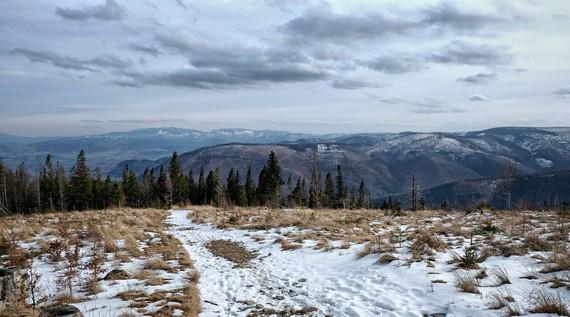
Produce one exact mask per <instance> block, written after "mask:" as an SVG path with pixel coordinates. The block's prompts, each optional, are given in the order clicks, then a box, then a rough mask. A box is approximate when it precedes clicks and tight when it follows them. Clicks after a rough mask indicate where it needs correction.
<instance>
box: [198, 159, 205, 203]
mask: <svg viewBox="0 0 570 317" xmlns="http://www.w3.org/2000/svg"><path fill="white" fill-rule="evenodd" d="M197 197H198V204H201V205H204V204H206V203H207V198H206V177H205V174H204V166H202V167H200V176H199V177H198V194H197Z"/></svg>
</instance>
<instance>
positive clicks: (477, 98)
mask: <svg viewBox="0 0 570 317" xmlns="http://www.w3.org/2000/svg"><path fill="white" fill-rule="evenodd" d="M488 100H489V98H487V97H486V96H483V95H473V96H471V97H469V101H488Z"/></svg>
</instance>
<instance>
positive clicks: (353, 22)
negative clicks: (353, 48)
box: [283, 8, 414, 40]
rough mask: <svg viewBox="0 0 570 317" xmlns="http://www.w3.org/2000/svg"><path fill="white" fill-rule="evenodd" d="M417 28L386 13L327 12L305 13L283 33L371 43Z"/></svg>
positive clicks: (324, 10) (411, 22)
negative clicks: (373, 39) (353, 13)
mask: <svg viewBox="0 0 570 317" xmlns="http://www.w3.org/2000/svg"><path fill="white" fill-rule="evenodd" d="M413 26H414V22H413V21H406V20H404V19H402V18H399V17H395V16H390V15H388V14H386V13H384V12H379V13H374V14H366V15H349V14H340V13H335V12H332V11H331V10H330V9H328V8H321V9H313V10H309V11H306V12H305V13H304V14H303V15H301V16H298V17H296V18H294V19H292V20H290V21H289V22H287V23H286V24H285V25H284V27H283V30H284V31H285V32H286V33H287V34H289V35H290V36H292V37H302V38H314V39H318V40H346V39H371V38H378V37H381V36H384V35H386V34H390V33H401V32H404V31H406V30H408V29H410V28H412V27H413Z"/></svg>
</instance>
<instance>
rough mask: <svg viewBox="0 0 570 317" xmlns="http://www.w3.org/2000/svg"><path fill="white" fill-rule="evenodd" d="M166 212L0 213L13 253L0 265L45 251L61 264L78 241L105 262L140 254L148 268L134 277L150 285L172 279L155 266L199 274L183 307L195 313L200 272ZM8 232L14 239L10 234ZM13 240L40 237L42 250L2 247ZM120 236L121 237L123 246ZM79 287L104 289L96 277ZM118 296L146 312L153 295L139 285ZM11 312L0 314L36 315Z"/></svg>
mask: <svg viewBox="0 0 570 317" xmlns="http://www.w3.org/2000/svg"><path fill="white" fill-rule="evenodd" d="M168 214H169V213H168V212H167V211H165V210H155V209H129V208H125V209H118V210H107V211H83V212H65V213H46V214H34V215H28V216H10V217H0V252H1V251H2V250H4V249H6V251H8V250H9V251H10V252H11V255H10V256H9V257H4V258H2V257H0V265H6V264H8V263H7V261H8V260H9V261H11V262H13V263H14V264H15V263H16V262H19V263H20V264H21V265H25V263H26V262H28V261H29V259H31V258H34V257H39V256H42V255H43V254H45V255H47V257H45V258H47V259H49V262H50V263H51V264H52V265H62V264H64V261H65V257H64V255H65V250H68V249H71V248H75V246H77V247H80V248H83V247H89V246H92V245H97V246H99V248H100V250H101V252H102V253H103V254H104V255H105V257H104V258H103V261H105V262H109V261H117V260H119V261H120V262H129V261H132V260H133V259H136V258H139V259H151V260H148V261H146V263H145V268H146V269H145V270H142V271H141V272H139V273H137V274H135V276H133V278H136V279H139V280H141V281H144V282H145V284H146V285H167V284H168V283H170V281H169V280H165V279H162V278H160V277H159V276H156V273H153V271H155V270H170V271H179V270H188V272H191V273H190V274H194V275H195V276H194V277H193V278H190V279H189V281H188V285H189V286H188V288H189V289H193V291H191V292H190V291H189V292H190V293H191V294H192V298H191V299H190V298H187V300H188V302H189V303H191V304H190V305H181V307H179V309H181V310H183V311H184V316H197V313H198V311H199V307H200V305H199V303H200V297H199V292H198V290H197V288H196V282H197V279H198V277H199V274H198V273H197V272H196V270H194V269H193V262H192V260H191V259H190V256H189V255H188V253H187V252H186V250H185V249H184V248H183V246H182V244H181V243H180V241H178V240H177V239H176V238H174V237H173V236H170V235H168V234H166V233H165V231H166V230H165V229H166V228H165V226H164V224H163V223H162V221H163V220H164V219H165V218H166V216H167V215H168ZM6 237H11V238H10V239H6ZM10 241H22V242H33V241H37V242H38V244H39V245H40V246H41V249H40V250H39V251H37V252H33V253H31V252H27V251H26V250H19V249H18V248H4V247H3V246H5V245H7V244H8V243H9V242H10ZM48 241H49V242H48ZM119 241H122V247H121V248H120V247H119V245H120V244H119ZM88 250H89V249H88ZM88 252H89V251H86V253H85V254H84V255H88ZM167 260H168V261H169V260H172V262H171V263H172V264H171V263H168V262H166V261H167ZM115 263H118V262H115ZM115 267H116V266H115ZM102 273H103V272H101V273H99V274H102ZM100 277H101V276H99V278H100ZM53 287H54V289H55V288H56V287H55V286H53ZM80 287H81V289H82V290H85V291H87V292H88V293H90V294H96V293H98V292H99V291H100V289H99V288H100V285H99V282H98V280H97V279H96V278H95V277H92V278H91V279H89V280H85V281H83V282H82V283H77V284H76V285H74V288H76V290H75V291H76V292H77V291H78V290H80ZM166 292H167V293H168V294H167V295H165V296H163V297H172V296H174V294H178V293H180V294H183V293H184V292H183V289H168V291H166ZM190 293H189V294H190ZM118 297H119V298H121V299H123V300H127V301H133V303H132V305H134V306H138V308H137V309H140V310H141V311H143V310H144V309H145V307H146V306H147V305H148V303H147V302H145V301H144V299H146V298H148V297H149V295H146V294H145V293H144V292H143V291H140V290H137V291H135V290H129V291H126V292H123V293H120V294H119V295H118ZM49 299H50V300H52V301H54V302H61V303H70V302H82V301H85V300H88V299H89V298H86V297H85V298H84V297H80V298H77V297H71V296H69V294H66V293H54V294H50V298H49ZM138 299H140V301H139V300H138ZM22 311H23V310H22ZM10 314H11V315H0V316H2V317H5V316H6V317H7V316H20V315H24V316H34V315H33V313H32V312H31V311H30V312H25V313H23V314H20V315H18V313H17V312H10ZM125 316H128V314H127V315H125Z"/></svg>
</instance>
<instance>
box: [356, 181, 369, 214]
mask: <svg viewBox="0 0 570 317" xmlns="http://www.w3.org/2000/svg"><path fill="white" fill-rule="evenodd" d="M357 207H358V208H370V199H369V193H368V188H366V185H365V184H364V180H363V179H362V180H360V186H359V187H358V203H357Z"/></svg>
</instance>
